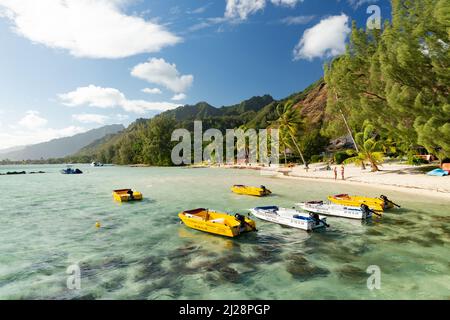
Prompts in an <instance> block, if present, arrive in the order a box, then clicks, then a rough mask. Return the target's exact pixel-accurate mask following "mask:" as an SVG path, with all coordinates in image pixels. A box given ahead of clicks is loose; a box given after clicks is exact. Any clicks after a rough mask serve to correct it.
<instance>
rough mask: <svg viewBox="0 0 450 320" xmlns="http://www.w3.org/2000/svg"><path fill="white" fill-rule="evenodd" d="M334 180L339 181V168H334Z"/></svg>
mask: <svg viewBox="0 0 450 320" xmlns="http://www.w3.org/2000/svg"><path fill="white" fill-rule="evenodd" d="M333 171H334V180H337V167H334V170H333Z"/></svg>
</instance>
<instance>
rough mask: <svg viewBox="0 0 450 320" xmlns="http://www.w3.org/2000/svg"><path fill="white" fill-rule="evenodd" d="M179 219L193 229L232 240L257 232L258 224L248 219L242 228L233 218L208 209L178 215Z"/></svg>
mask: <svg viewBox="0 0 450 320" xmlns="http://www.w3.org/2000/svg"><path fill="white" fill-rule="evenodd" d="M178 217H179V218H180V220H181V221H182V222H183V223H184V224H185V225H186V226H187V227H189V228H191V229H195V230H199V231H203V232H207V233H211V234H215V235H220V236H225V237H230V238H234V237H237V236H239V235H241V234H243V233H246V232H251V231H255V230H256V223H255V222H254V221H253V220H251V219H249V218H247V217H245V224H244V226H242V224H241V223H240V222H239V221H238V220H237V219H236V218H235V217H233V216H230V215H228V214H226V213H221V212H216V211H212V210H207V209H195V210H189V211H183V212H180V213H179V214H178Z"/></svg>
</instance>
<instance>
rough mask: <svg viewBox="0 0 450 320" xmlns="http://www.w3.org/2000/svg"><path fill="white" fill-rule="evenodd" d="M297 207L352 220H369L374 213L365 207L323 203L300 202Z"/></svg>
mask: <svg viewBox="0 0 450 320" xmlns="http://www.w3.org/2000/svg"><path fill="white" fill-rule="evenodd" d="M295 205H296V206H298V207H299V208H300V209H302V210H305V211H308V212H313V213H318V214H323V215H326V216H334V217H342V218H350V219H360V220H363V219H368V218H370V217H372V213H374V211H373V210H370V209H369V208H368V207H366V206H365V205H362V206H361V207H352V206H342V205H339V204H333V203H324V202H323V201H310V202H300V203H296V204H295ZM375 214H376V213H375Z"/></svg>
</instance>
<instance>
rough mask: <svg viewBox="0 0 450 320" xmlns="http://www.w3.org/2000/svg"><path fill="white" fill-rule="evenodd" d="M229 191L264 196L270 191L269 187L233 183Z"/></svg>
mask: <svg viewBox="0 0 450 320" xmlns="http://www.w3.org/2000/svg"><path fill="white" fill-rule="evenodd" d="M231 191H233V192H234V193H236V194H241V195H247V196H255V197H265V196H268V195H270V194H271V193H272V192H271V191H270V190H269V189H265V188H258V187H249V186H240V185H235V186H233V187H231Z"/></svg>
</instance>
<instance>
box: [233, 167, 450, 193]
mask: <svg viewBox="0 0 450 320" xmlns="http://www.w3.org/2000/svg"><path fill="white" fill-rule="evenodd" d="M228 167H233V168H240V169H253V170H255V169H257V170H261V173H262V174H267V175H275V176H276V177H279V178H283V179H302V180H318V179H320V180H326V181H327V182H330V183H338V184H352V185H368V184H369V185H371V186H377V187H383V188H385V189H387V190H397V191H402V192H408V193H411V194H420V195H426V196H432V197H439V198H446V199H450V176H446V177H435V176H429V175H427V174H426V173H427V172H428V171H430V170H432V169H433V168H434V167H435V166H432V165H423V166H411V165H406V164H400V163H386V164H383V166H381V167H380V170H381V171H379V172H371V171H370V167H368V168H366V169H365V170H362V169H361V167H356V166H354V165H346V166H345V176H344V177H345V180H342V179H341V166H340V165H338V166H337V171H338V178H337V180H335V179H334V172H333V170H326V169H325V168H326V164H323V163H317V164H311V165H309V169H308V170H305V168H304V167H303V166H301V165H297V166H294V167H292V168H285V167H270V168H268V167H261V166H256V165H252V166H228ZM334 167H335V166H331V168H332V169H334Z"/></svg>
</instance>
